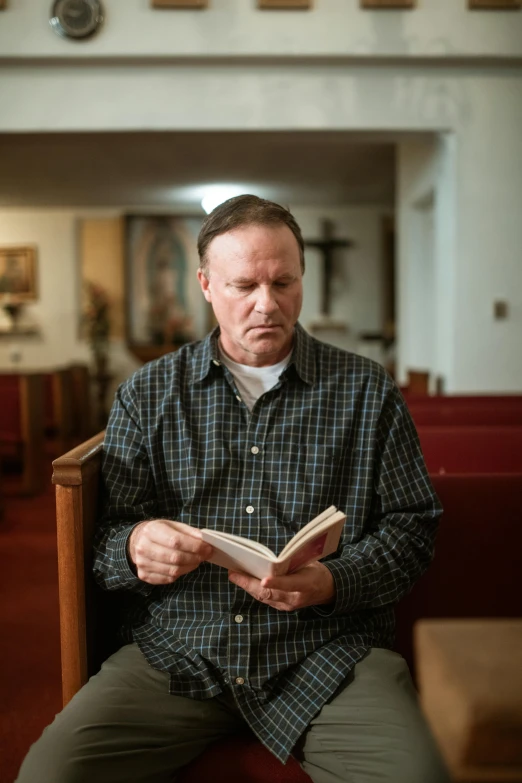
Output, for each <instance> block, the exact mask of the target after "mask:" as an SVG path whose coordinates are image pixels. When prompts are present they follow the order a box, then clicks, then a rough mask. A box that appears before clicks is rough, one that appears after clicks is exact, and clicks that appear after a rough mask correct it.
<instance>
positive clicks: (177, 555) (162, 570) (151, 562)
mask: <svg viewBox="0 0 522 783" xmlns="http://www.w3.org/2000/svg"><path fill="white" fill-rule="evenodd" d="M202 562H203V561H202V559H201V557H198V556H197V555H192V554H188V553H186V552H170V553H169V554H168V555H167V557H165V558H164V559H161V560H160V559H158V558H156V557H147V556H142V555H141V556H140V555H138V556H137V557H136V567H137V568H141V569H142V570H144V571H155V572H157V573H158V574H170V575H172V574H176V573H178V571H179V570H180V569H181V568H188V569H190V570H192V569H194V568H197V567H198V566H199V565H200V564H201V563H202Z"/></svg>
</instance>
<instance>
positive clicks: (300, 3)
mask: <svg viewBox="0 0 522 783" xmlns="http://www.w3.org/2000/svg"><path fill="white" fill-rule="evenodd" d="M257 5H258V7H259V8H280V9H283V10H285V11H288V10H292V9H307V8H311V7H312V0H257Z"/></svg>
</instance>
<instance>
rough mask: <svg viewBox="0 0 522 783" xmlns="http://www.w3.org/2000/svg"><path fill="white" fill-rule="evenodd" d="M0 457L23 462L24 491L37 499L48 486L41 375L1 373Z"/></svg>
mask: <svg viewBox="0 0 522 783" xmlns="http://www.w3.org/2000/svg"><path fill="white" fill-rule="evenodd" d="M0 453H1V455H2V457H3V458H4V460H7V459H8V460H11V461H14V462H20V463H21V466H22V475H21V484H20V491H21V493H22V494H26V495H36V494H38V493H39V492H41V491H42V490H43V488H44V486H45V483H46V481H47V480H48V477H47V476H46V473H45V456H44V415H43V377H42V375H41V374H40V373H36V372H28V373H12V372H1V373H0Z"/></svg>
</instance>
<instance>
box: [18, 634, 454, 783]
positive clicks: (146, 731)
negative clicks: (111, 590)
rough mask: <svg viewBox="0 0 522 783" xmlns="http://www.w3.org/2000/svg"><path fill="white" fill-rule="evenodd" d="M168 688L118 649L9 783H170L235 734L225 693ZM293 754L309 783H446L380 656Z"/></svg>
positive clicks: (366, 663)
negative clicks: (181, 692) (187, 693)
mask: <svg viewBox="0 0 522 783" xmlns="http://www.w3.org/2000/svg"><path fill="white" fill-rule="evenodd" d="M168 685H169V676H168V674H166V673H165V672H160V671H156V670H155V669H152V668H151V667H150V666H149V665H148V663H147V662H146V660H145V658H144V657H143V655H142V653H141V652H140V650H139V648H138V647H137V646H136V645H134V644H131V645H127V646H126V647H123V648H122V649H121V650H119V651H118V652H117V653H116V654H115V655H113V656H112V657H111V658H109V659H108V660H107V661H106V662H105V663H104V665H103V667H102V669H101V671H100V672H99V673H98V674H97V675H95V676H94V677H92V678H91V679H90V680H89V682H88V683H87V685H85V686H84V687H83V688H82V690H81V691H80V692H79V693H77V694H76V696H75V697H74V698H73V699H72V701H71V702H70V703H69V704H68V705H67V706H66V707H65V709H64V710H63V711H62V712H61V713H59V714H58V715H57V716H56V718H55V720H54V722H53V723H52V724H51V725H50V726H48V727H47V728H46V729H45V731H44V732H43V734H42V736H41V738H40V739H39V740H38V741H37V742H36V743H35V744H34V745H33V746H32V747H31V749H30V750H29V753H28V755H27V757H26V759H25V761H24V762H23V764H22V767H21V770H20V773H19V777H18V781H17V783H172V781H173V780H174V779H175V772H176V770H177V769H179V768H180V767H182V766H184V765H185V764H187V763H188V762H189V761H190V760H191V759H193V758H195V757H196V756H198V755H199V754H200V753H201V752H202V751H203V749H204V748H205V747H206V746H207V745H208V744H209V743H211V742H214V741H215V740H217V739H219V738H220V737H224V736H226V735H229V734H233V733H237V732H238V731H241V730H244V727H245V725H244V721H243V720H242V718H241V716H240V714H239V712H238V710H237V708H236V706H235V703H234V699H233V697H232V695H231V693H230V692H227V693H225V694H223V695H220V696H217V697H215V698H213V699H207V700H205V701H197V700H195V699H187V698H184V697H180V696H171V695H169V690H168ZM298 753H299V758H300V759H301V761H302V764H303V767H304V769H305V770H306V772H307V773H308V774H309V776H310V777H311V778H312V780H313V781H314V783H340V782H341V781H344V782H345V783H377V782H378V783H448V781H449V778H448V776H447V773H446V771H445V769H444V767H443V765H442V762H441V760H440V757H439V755H438V752H437V750H436V748H435V745H434V743H433V740H432V738H431V735H430V733H429V731H428V728H427V726H426V724H425V722H424V719H423V717H422V714H421V712H420V709H419V706H418V703H417V695H416V693H415V690H414V688H413V685H412V683H411V679H410V675H409V672H408V668H407V666H406V663H405V662H404V660H403V659H402V658H401V657H400V655H397V654H396V653H393V652H390V651H389V650H381V649H373V650H372V651H371V652H370V653H369V654H368V655H367V656H366V658H364V659H363V660H362V661H361V662H360V663H358V664H357V666H356V667H355V670H354V673H353V675H352V676H350V677H349V678H348V679H347V681H346V685H345V686H344V687H343V688H342V689H340V691H339V692H338V693H336V694H335V696H334V698H333V699H331V700H330V702H329V703H328V704H326V705H325V706H324V707H323V709H322V710H321V712H320V713H319V715H318V716H317V717H316V718H314V720H313V721H312V723H311V725H310V727H309V729H308V730H307V732H306V733H305V735H304V736H303V737H302V739H301V741H300V743H299V747H298ZM202 783H203V781H202ZM267 783H270V781H267Z"/></svg>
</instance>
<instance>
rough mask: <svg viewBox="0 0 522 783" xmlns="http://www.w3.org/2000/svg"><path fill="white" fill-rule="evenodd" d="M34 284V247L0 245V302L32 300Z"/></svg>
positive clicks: (35, 288)
mask: <svg viewBox="0 0 522 783" xmlns="http://www.w3.org/2000/svg"><path fill="white" fill-rule="evenodd" d="M37 298H38V290H37V285H36V249H35V248H34V247H21V246H18V247H16V246H13V247H0V304H7V303H9V302H11V303H13V302H34V301H35V299H37Z"/></svg>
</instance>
